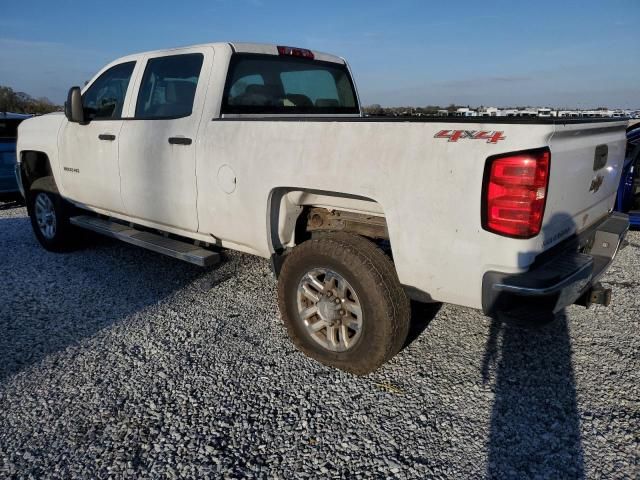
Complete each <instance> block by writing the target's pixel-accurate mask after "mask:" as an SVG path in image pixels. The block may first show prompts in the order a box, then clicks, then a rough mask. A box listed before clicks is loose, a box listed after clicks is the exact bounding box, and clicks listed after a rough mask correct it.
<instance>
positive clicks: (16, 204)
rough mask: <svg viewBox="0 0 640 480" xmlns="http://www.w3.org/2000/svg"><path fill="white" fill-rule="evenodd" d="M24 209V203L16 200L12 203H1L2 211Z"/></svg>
mask: <svg viewBox="0 0 640 480" xmlns="http://www.w3.org/2000/svg"><path fill="white" fill-rule="evenodd" d="M19 207H24V202H22V201H20V200H15V201H11V202H3V201H0V210H11V209H12V208H19Z"/></svg>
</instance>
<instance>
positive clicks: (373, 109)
mask: <svg viewBox="0 0 640 480" xmlns="http://www.w3.org/2000/svg"><path fill="white" fill-rule="evenodd" d="M362 109H363V110H364V113H366V114H368V115H383V114H384V108H382V107H381V106H380V105H379V104H377V103H374V104H373V105H367V106H366V107H363V108H362Z"/></svg>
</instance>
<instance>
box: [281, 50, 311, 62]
mask: <svg viewBox="0 0 640 480" xmlns="http://www.w3.org/2000/svg"><path fill="white" fill-rule="evenodd" d="M278 54H280V55H289V56H291V57H302V58H308V59H310V60H313V59H314V55H313V52H312V51H311V50H307V49H306V48H296V47H278Z"/></svg>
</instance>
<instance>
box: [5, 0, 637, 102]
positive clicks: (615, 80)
mask: <svg viewBox="0 0 640 480" xmlns="http://www.w3.org/2000/svg"><path fill="white" fill-rule="evenodd" d="M233 40H237V41H255V42H268V43H277V44H283V45H292V46H299V47H308V48H313V49H316V50H322V51H327V52H330V53H335V54H338V55H341V56H344V57H346V58H347V60H349V62H350V64H351V67H352V69H353V71H354V76H355V80H356V82H357V84H358V86H359V90H360V95H361V97H362V101H363V103H365V104H371V103H380V104H382V105H387V106H392V105H415V106H420V105H427V104H440V105H448V104H449V103H458V104H465V105H466V104H470V105H495V106H508V105H549V106H558V107H563V106H565V107H597V106H601V105H602V106H604V105H606V106H610V107H633V108H638V107H640V0H601V1H596V0H582V1H574V0H556V1H546V0H535V1H532V0H522V1H516V0H511V1H486V2H478V1H477V0H475V1H465V0H458V1H456V2H442V1H439V2H436V1H426V0H424V1H421V0H393V1H391V0H386V1H375V0H369V1H364V0H363V1H360V0H358V1H347V0H342V1H334V0H322V1H318V0H315V1H304V0H298V1H267V0H208V1H191V0H182V1H180V2H170V3H169V2H166V3H165V2H161V1H158V0H156V1H147V0H127V1H121V0H108V1H104V2H102V1H100V2H93V1H87V0H85V1H82V2H80V1H73V0H48V1H35V0H21V1H12V0H4V1H3V2H2V5H1V7H0V85H9V86H10V87H12V88H13V89H15V90H18V91H24V92H27V93H29V94H31V95H34V96H47V97H49V98H50V99H51V100H53V101H56V102H62V101H63V99H64V97H65V95H66V91H67V89H68V87H69V86H71V85H81V84H82V83H83V82H84V81H85V80H88V79H89V78H91V76H92V75H93V73H94V72H95V71H96V70H98V69H99V68H100V67H101V66H102V65H103V64H105V63H107V62H108V61H110V60H112V59H114V58H117V57H119V56H122V55H125V54H128V53H133V52H138V51H143V50H153V49H158V48H165V47H173V46H180V45H189V44H194V43H205V42H210V41H233Z"/></svg>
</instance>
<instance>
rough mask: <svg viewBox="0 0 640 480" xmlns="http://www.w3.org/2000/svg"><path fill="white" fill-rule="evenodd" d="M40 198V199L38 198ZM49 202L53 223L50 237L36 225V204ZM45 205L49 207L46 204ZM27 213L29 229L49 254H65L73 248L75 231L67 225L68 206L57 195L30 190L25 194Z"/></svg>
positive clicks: (69, 209)
mask: <svg viewBox="0 0 640 480" xmlns="http://www.w3.org/2000/svg"><path fill="white" fill-rule="evenodd" d="M40 196H42V197H41V198H40V199H39V197H40ZM39 201H43V202H44V203H47V202H50V205H51V207H52V210H51V212H52V215H53V222H54V223H55V228H54V232H53V234H52V235H50V234H47V233H46V232H45V231H44V228H43V227H41V226H40V225H39V224H38V214H37V211H38V208H39V207H38V205H37V202H39ZM47 205H49V204H48V203H47ZM27 211H28V212H29V218H30V219H31V227H32V228H33V233H34V234H35V236H36V238H37V239H38V242H40V245H42V246H43V247H44V248H45V249H46V250H48V251H50V252H66V251H69V250H71V249H73V248H74V246H75V235H74V234H75V229H74V228H73V226H72V225H71V224H70V223H69V216H70V215H69V213H70V211H71V208H70V206H69V205H68V204H67V203H66V202H65V201H64V200H63V199H62V198H60V196H59V195H56V194H55V193H51V192H45V191H42V190H30V191H29V192H28V193H27Z"/></svg>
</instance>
